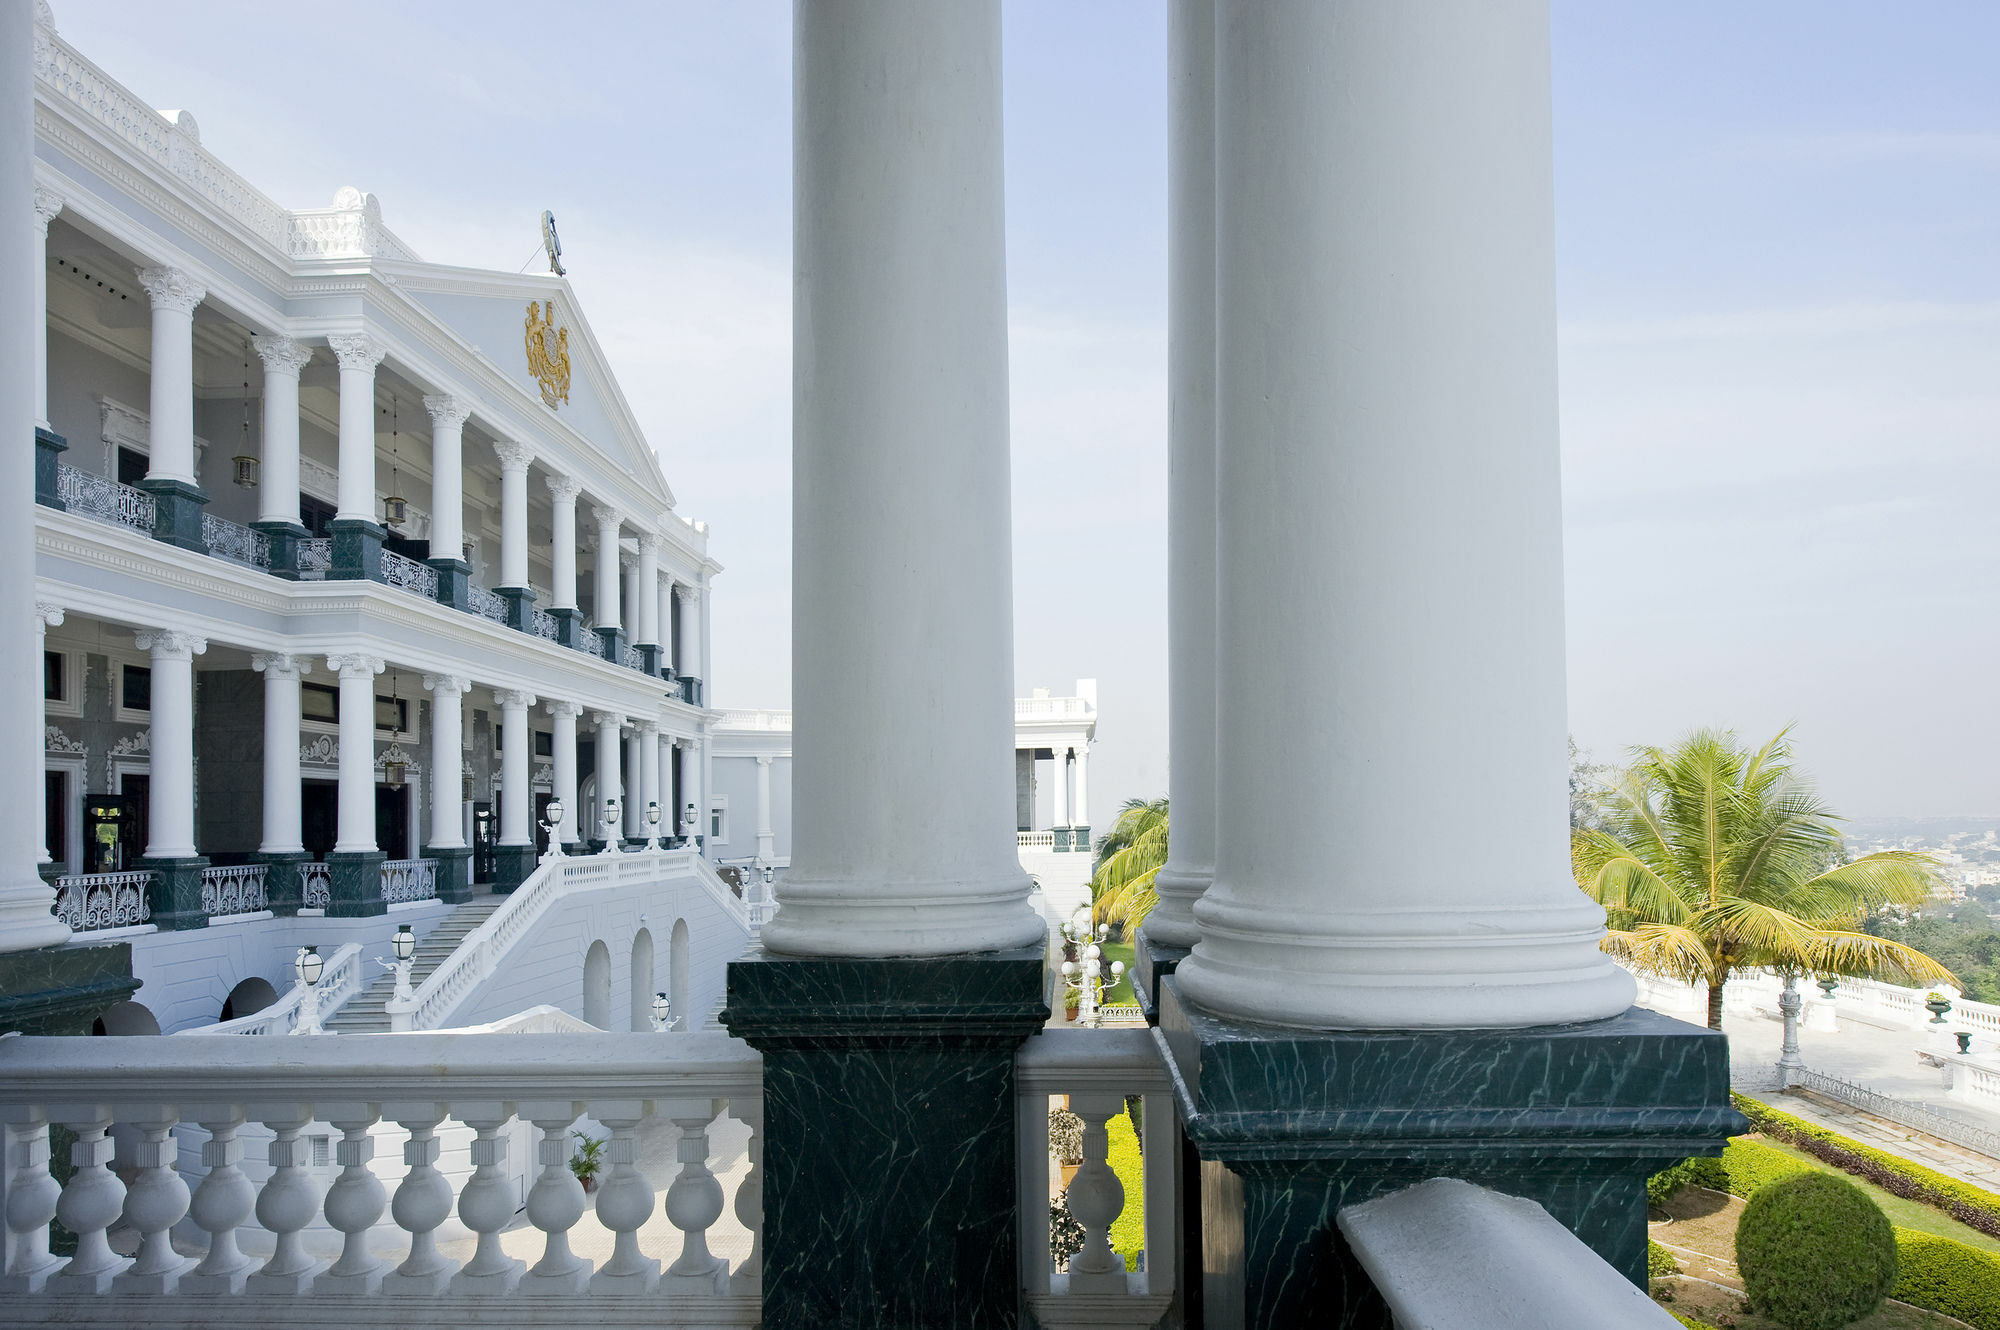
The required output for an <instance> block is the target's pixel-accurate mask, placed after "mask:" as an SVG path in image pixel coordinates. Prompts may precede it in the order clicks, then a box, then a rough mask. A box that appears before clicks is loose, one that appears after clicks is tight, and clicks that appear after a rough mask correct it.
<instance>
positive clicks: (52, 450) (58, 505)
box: [35, 425, 69, 512]
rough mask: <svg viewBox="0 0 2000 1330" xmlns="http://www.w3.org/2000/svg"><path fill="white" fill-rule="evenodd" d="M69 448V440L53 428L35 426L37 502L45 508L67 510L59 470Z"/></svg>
mask: <svg viewBox="0 0 2000 1330" xmlns="http://www.w3.org/2000/svg"><path fill="white" fill-rule="evenodd" d="M68 450H69V441H68V440H67V439H65V438H63V436H62V435H60V434H58V433H56V432H55V431H54V430H51V429H43V428H42V427H41V426H39V425H37V426H36V427H35V502H36V503H39V504H40V505H42V507H44V508H53V509H55V510H56V511H57V512H65V511H67V510H68V508H69V505H68V504H66V503H64V502H63V501H62V477H61V473H60V470H59V467H60V465H61V460H62V455H63V454H64V453H65V452H67V451H68Z"/></svg>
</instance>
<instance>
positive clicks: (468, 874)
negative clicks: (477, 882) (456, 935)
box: [424, 846, 472, 905]
mask: <svg viewBox="0 0 2000 1330" xmlns="http://www.w3.org/2000/svg"><path fill="white" fill-rule="evenodd" d="M424 858H426V859H432V860H435V861H436V862H437V898H438V899H439V900H441V901H443V902H445V903H446V904H447V905H458V904H461V903H463V902H465V901H469V900H471V899H472V850H471V848H470V847H469V846H454V847H448V848H443V849H439V848H426V849H425V850H424Z"/></svg>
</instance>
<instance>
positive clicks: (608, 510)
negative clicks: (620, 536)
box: [590, 503, 625, 539]
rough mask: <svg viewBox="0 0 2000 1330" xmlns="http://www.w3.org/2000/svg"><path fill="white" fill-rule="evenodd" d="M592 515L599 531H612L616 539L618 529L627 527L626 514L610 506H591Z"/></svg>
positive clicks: (595, 504)
mask: <svg viewBox="0 0 2000 1330" xmlns="http://www.w3.org/2000/svg"><path fill="white" fill-rule="evenodd" d="M590 515H591V517H592V519H593V520H595V521H596V523H597V529H598V531H599V532H604V531H610V532H612V533H614V536H613V538H614V539H615V538H616V532H617V531H618V529H619V528H620V527H622V526H624V525H625V514H624V513H621V512H619V511H618V510H617V509H616V508H613V507H611V506H610V505H608V504H602V503H594V504H592V505H591V506H590Z"/></svg>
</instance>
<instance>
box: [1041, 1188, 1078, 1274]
mask: <svg viewBox="0 0 2000 1330" xmlns="http://www.w3.org/2000/svg"><path fill="white" fill-rule="evenodd" d="M1082 1250H1083V1225H1082V1224H1081V1223H1079V1222H1078V1221H1077V1217H1076V1216H1075V1215H1073V1214H1071V1213H1070V1212H1069V1193H1068V1192H1064V1193H1063V1194H1062V1195H1060V1196H1058V1197H1056V1198H1055V1199H1054V1200H1053V1201H1050V1202H1049V1255H1051V1256H1053V1257H1054V1258H1055V1263H1056V1269H1058V1270H1067V1269H1069V1258H1070V1257H1072V1256H1074V1255H1076V1254H1077V1253H1078V1252H1080V1251H1082Z"/></svg>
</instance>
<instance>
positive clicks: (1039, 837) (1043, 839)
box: [1014, 831, 1056, 850]
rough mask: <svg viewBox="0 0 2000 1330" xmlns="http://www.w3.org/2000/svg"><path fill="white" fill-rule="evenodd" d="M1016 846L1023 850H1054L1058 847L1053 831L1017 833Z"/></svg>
mask: <svg viewBox="0 0 2000 1330" xmlns="http://www.w3.org/2000/svg"><path fill="white" fill-rule="evenodd" d="M1014 844H1015V845H1016V846H1017V847H1018V848H1020V849H1023V850H1053V849H1055V847H1056V833H1055V832H1053V831H1017V832H1015V833H1014Z"/></svg>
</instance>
